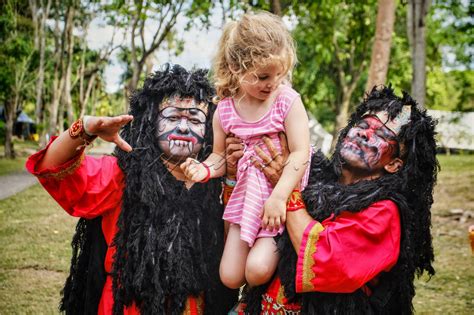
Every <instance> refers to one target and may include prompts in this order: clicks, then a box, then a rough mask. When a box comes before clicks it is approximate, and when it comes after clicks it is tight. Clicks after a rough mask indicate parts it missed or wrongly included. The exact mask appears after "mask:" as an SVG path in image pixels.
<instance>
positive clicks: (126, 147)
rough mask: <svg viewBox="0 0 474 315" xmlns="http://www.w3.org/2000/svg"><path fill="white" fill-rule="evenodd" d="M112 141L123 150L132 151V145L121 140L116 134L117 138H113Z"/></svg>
mask: <svg viewBox="0 0 474 315" xmlns="http://www.w3.org/2000/svg"><path fill="white" fill-rule="evenodd" d="M114 143H115V144H116V145H117V146H118V147H119V148H120V149H122V150H123V151H125V152H132V146H131V145H130V144H128V143H127V141H125V140H123V139H122V137H120V136H119V135H117V138H115V140H114Z"/></svg>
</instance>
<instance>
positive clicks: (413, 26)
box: [407, 0, 431, 107]
mask: <svg viewBox="0 0 474 315" xmlns="http://www.w3.org/2000/svg"><path fill="white" fill-rule="evenodd" d="M430 5H431V0H408V8H407V34H408V41H409V43H410V51H411V58H412V68H413V79H412V89H411V94H412V96H413V97H414V98H415V99H416V100H417V102H418V105H419V106H420V107H424V106H425V96H426V39H425V37H426V16H427V14H428V10H429V8H430Z"/></svg>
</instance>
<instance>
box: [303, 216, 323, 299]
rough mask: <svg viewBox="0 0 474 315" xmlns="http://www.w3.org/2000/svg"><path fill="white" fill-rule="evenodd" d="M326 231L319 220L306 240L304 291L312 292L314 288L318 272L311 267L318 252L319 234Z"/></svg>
mask: <svg viewBox="0 0 474 315" xmlns="http://www.w3.org/2000/svg"><path fill="white" fill-rule="evenodd" d="M322 231H324V227H323V226H322V225H321V223H319V222H317V223H316V224H315V225H314V226H313V227H312V228H311V231H309V233H308V239H307V241H306V248H305V250H304V257H303V270H302V273H303V274H302V281H303V283H302V290H303V292H310V291H312V290H313V283H312V282H311V280H313V279H314V278H316V274H315V273H314V271H313V269H312V268H311V267H312V266H313V265H314V258H313V255H314V253H316V251H317V248H316V242H317V241H318V239H319V234H320V233H321V232H322Z"/></svg>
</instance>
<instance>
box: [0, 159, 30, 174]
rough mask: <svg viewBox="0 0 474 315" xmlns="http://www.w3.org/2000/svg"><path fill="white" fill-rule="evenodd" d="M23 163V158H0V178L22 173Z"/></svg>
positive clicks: (24, 160)
mask: <svg viewBox="0 0 474 315" xmlns="http://www.w3.org/2000/svg"><path fill="white" fill-rule="evenodd" d="M25 162H26V158H25V157H20V158H16V159H6V158H0V176H2V175H8V174H11V173H16V172H21V171H23V170H24V169H25Z"/></svg>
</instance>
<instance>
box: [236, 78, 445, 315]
mask: <svg viewBox="0 0 474 315" xmlns="http://www.w3.org/2000/svg"><path fill="white" fill-rule="evenodd" d="M434 127H435V122H434V121H433V120H432V119H431V117H430V116H428V115H427V114H426V111H424V110H419V109H418V108H417V106H416V102H415V101H414V100H413V99H412V98H411V97H410V96H409V95H408V94H406V93H404V94H403V97H401V98H400V97H397V96H395V95H394V94H393V90H392V89H391V88H390V87H382V88H379V89H376V88H374V89H373V90H372V92H371V93H370V94H369V95H368V96H367V98H366V99H365V100H364V101H363V102H362V103H361V104H360V105H359V106H358V107H357V109H356V112H355V113H354V114H352V116H351V118H350V121H349V124H348V125H347V127H346V128H344V129H343V130H342V131H341V133H340V136H339V140H338V143H337V146H336V149H335V153H334V154H333V156H332V158H331V159H330V160H328V159H326V157H325V156H324V155H323V154H322V153H321V152H318V153H317V154H316V155H315V156H314V157H313V159H312V163H311V173H310V179H309V183H308V186H307V188H306V190H305V191H304V192H303V194H302V195H301V194H299V193H294V194H293V195H292V196H291V198H290V199H289V200H288V204H287V230H286V232H285V233H284V234H283V235H282V237H281V238H279V239H278V242H277V243H278V249H279V251H280V253H281V259H280V262H279V265H278V269H277V272H276V274H275V276H274V278H273V280H272V281H271V283H269V284H268V285H265V286H261V287H256V288H252V289H250V290H249V291H248V292H247V294H246V297H245V299H244V302H246V303H247V306H246V309H245V311H246V314H260V313H261V314H411V313H412V312H413V305H412V299H413V296H414V295H415V288H414V285H413V280H414V276H415V274H416V275H418V276H419V275H421V274H423V273H424V272H427V273H428V275H429V276H432V275H433V274H434V269H433V266H432V262H433V258H434V255H433V248H432V243H431V234H430V226H431V221H430V217H431V215H430V208H431V205H432V203H433V186H434V184H435V182H436V175H437V171H438V168H439V165H438V162H437V160H436V144H435V139H434V135H435V131H434ZM265 143H266V144H267V147H268V150H269V151H268V152H270V155H271V156H269V155H268V154H265V153H264V152H263V151H259V152H258V153H259V155H260V158H261V159H262V160H264V161H269V163H267V165H266V167H265V168H263V171H264V172H265V173H266V175H267V177H268V178H269V179H270V180H271V181H272V182H273V183H275V182H277V180H278V176H277V175H278V173H279V172H280V171H281V168H282V165H284V163H285V158H284V155H285V154H286V152H287V150H283V151H282V152H277V151H276V149H275V148H274V147H273V145H272V143H271V142H269V141H268V140H265ZM282 148H285V146H284V145H282ZM254 164H255V165H256V166H257V167H262V165H261V163H260V162H259V161H257V160H255V161H254ZM240 313H241V314H242V313H243V311H240Z"/></svg>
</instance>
